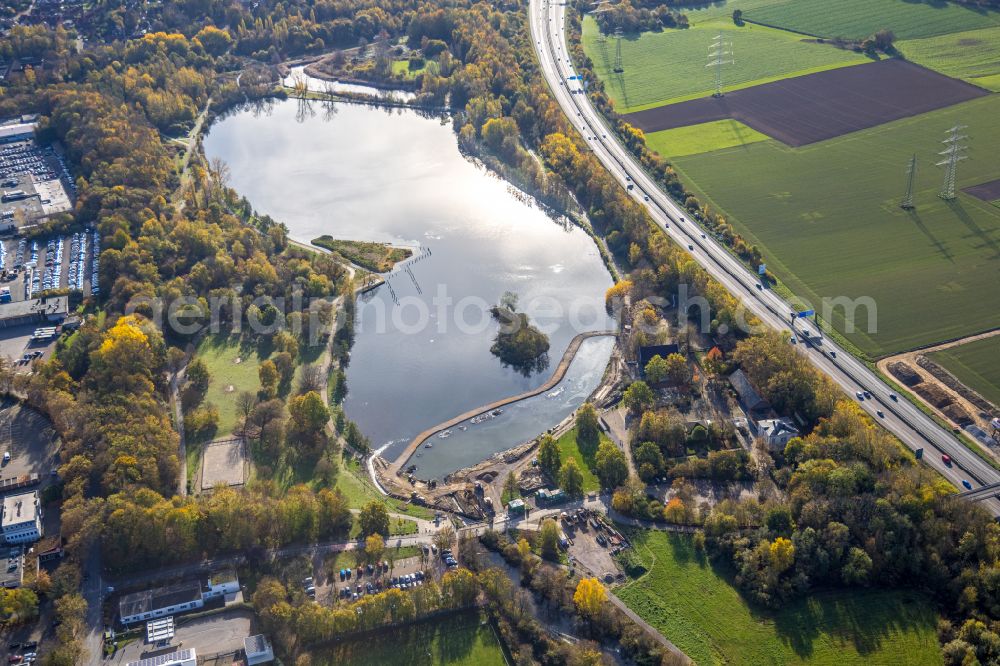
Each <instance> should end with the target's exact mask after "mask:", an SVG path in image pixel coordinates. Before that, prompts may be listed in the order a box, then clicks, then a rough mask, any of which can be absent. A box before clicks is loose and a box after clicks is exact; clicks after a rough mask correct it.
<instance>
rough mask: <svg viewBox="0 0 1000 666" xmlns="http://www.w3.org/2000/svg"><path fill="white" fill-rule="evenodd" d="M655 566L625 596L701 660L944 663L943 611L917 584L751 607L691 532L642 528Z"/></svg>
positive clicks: (640, 540) (838, 665)
mask: <svg viewBox="0 0 1000 666" xmlns="http://www.w3.org/2000/svg"><path fill="white" fill-rule="evenodd" d="M635 545H636V554H637V555H638V556H639V558H640V559H642V560H643V562H644V564H645V565H646V566H647V567H648V571H647V572H646V573H645V574H644V575H642V576H641V577H640V578H638V579H637V580H634V581H631V582H629V583H626V585H625V586H624V587H622V588H621V589H619V590H618V591H617V592H616V594H618V596H619V597H620V598H621V599H622V600H623V601H624V602H625V603H626V604H627V605H628V606H629V608H631V609H632V610H634V611H635V612H636V613H638V614H639V615H641V616H642V617H643V618H644V619H645V620H646V621H647V622H649V623H650V624H652V625H653V626H655V627H656V628H657V629H659V630H660V631H661V632H662V633H663V635H664V636H666V637H667V638H668V639H670V640H671V641H673V642H674V643H675V644H676V645H677V646H678V647H679V648H681V649H682V650H684V652H685V653H687V654H688V655H689V656H690V657H691V658H692V659H694V660H695V662H696V663H698V664H699V665H700V666H707V665H708V664H831V665H835V666H846V665H848V664H886V665H898V664H910V665H918V664H941V663H942V657H941V652H940V649H939V647H938V641H937V635H936V622H937V617H936V614H935V612H934V610H933V608H932V606H931V604H930V602H929V601H928V600H927V599H926V598H924V597H922V596H921V595H919V594H917V593H914V592H908V591H903V592H899V591H881V590H834V591H828V592H822V593H817V594H814V595H812V596H810V597H808V598H806V599H802V600H798V601H795V602H792V603H790V604H788V605H786V606H785V607H784V608H782V609H781V610H778V611H769V610H766V609H760V608H755V607H752V606H750V605H749V604H748V603H747V602H746V601H745V600H744V598H743V597H742V596H741V595H740V594H739V592H737V590H736V589H735V588H734V587H733V586H732V585H731V583H730V577H729V576H728V574H727V573H725V572H720V571H717V570H716V569H715V568H713V566H712V565H711V564H709V563H708V562H707V561H706V560H705V559H704V558H703V557H701V556H700V555H699V554H698V553H697V552H696V551H695V549H694V546H693V544H692V540H691V537H689V536H686V535H676V534H668V533H665V532H655V531H649V532H639V533H637V534H636V535H635Z"/></svg>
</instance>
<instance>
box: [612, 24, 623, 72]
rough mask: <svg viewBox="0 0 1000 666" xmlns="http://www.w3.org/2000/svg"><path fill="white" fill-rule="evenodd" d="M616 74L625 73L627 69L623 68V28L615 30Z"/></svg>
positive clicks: (619, 27)
mask: <svg viewBox="0 0 1000 666" xmlns="http://www.w3.org/2000/svg"><path fill="white" fill-rule="evenodd" d="M613 71H614V73H615V74H621V73H622V72H624V71H625V67H624V66H622V28H621V26H618V27H617V28H615V66H614V70H613Z"/></svg>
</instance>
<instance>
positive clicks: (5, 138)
mask: <svg viewBox="0 0 1000 666" xmlns="http://www.w3.org/2000/svg"><path fill="white" fill-rule="evenodd" d="M37 124H38V123H21V122H14V123H10V124H7V125H0V143H13V142H15V141H26V140H27V139H31V138H34V136H35V125H37Z"/></svg>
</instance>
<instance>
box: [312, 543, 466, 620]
mask: <svg viewBox="0 0 1000 666" xmlns="http://www.w3.org/2000/svg"><path fill="white" fill-rule="evenodd" d="M384 562H385V563H386V564H387V565H388V567H377V568H376V567H375V566H374V565H373V566H372V567H371V571H370V572H369V567H368V566H367V565H361V566H360V567H359V566H358V565H357V563H356V559H355V557H354V556H353V553H351V552H347V553H340V554H338V556H337V557H335V558H329V559H328V560H327V561H326V562H325V563H324V566H323V567H322V570H321V571H317V573H316V575H315V577H314V580H313V581H312V586H313V587H315V594H316V601H317V603H320V604H323V605H327V606H330V605H333V604H335V603H337V602H338V601H343V602H344V603H347V602H348V601H354V600H355V595H357V597H358V598H360V597H362V596H364V595H365V594H372V593H375V592H381V591H384V590H386V589H389V588H391V587H400V588H401V589H408V588H410V587H417V586H420V585H422V584H423V583H424V582H425V581H427V580H434V579H437V578H438V577H440V576H441V574H442V573H444V572H445V571H447V567H445V566H444V564H443V563H442V562H441V560H440V558H439V557H437V556H436V555H434V554H433V553H431V552H430V550H429V548H428V550H427V551H426V554H425V555H424V557H421V556H419V555H417V556H412V557H405V558H400V559H396V560H395V561H394V562H392V563H391V564H390V563H389V560H388V559H385V560H384ZM348 568H349V569H350V574H349V576H348V575H346V572H347V569H348ZM341 569H344V570H345V576H344V579H343V580H341V577H340V570H341ZM407 577H410V578H407ZM359 586H360V590H359ZM369 586H370V587H369ZM303 587H304V588H305V587H308V585H305V584H304V585H303Z"/></svg>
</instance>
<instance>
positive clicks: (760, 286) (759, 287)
mask: <svg viewBox="0 0 1000 666" xmlns="http://www.w3.org/2000/svg"><path fill="white" fill-rule="evenodd" d="M756 286H757V289H759V290H761V291H764V286H763V285H762V284H761V283H760V282H758V283H757V285H756Z"/></svg>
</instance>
